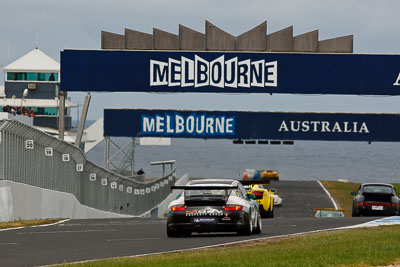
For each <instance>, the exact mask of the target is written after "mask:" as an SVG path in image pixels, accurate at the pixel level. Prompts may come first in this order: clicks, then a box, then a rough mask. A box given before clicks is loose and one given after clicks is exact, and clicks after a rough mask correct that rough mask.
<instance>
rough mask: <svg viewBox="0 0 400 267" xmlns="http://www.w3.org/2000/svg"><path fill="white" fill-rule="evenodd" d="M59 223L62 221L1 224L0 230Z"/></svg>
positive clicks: (28, 221) (29, 221) (45, 220)
mask: <svg viewBox="0 0 400 267" xmlns="http://www.w3.org/2000/svg"><path fill="white" fill-rule="evenodd" d="M58 221H60V219H43V220H18V221H13V222H0V229H7V228H14V227H27V226H34V225H43V224H49V223H55V222H58Z"/></svg>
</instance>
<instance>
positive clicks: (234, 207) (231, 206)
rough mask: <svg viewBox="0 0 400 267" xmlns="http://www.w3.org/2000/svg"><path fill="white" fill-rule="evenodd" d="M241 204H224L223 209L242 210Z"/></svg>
mask: <svg viewBox="0 0 400 267" xmlns="http://www.w3.org/2000/svg"><path fill="white" fill-rule="evenodd" d="M242 209H243V206H241V205H226V206H225V208H224V210H242Z"/></svg>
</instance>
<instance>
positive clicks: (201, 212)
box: [186, 209, 224, 216]
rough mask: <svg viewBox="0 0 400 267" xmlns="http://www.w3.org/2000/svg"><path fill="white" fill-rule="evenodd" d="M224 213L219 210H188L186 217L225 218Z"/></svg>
mask: <svg viewBox="0 0 400 267" xmlns="http://www.w3.org/2000/svg"><path fill="white" fill-rule="evenodd" d="M223 215H224V212H223V211H222V210H217V209H195V210H187V211H186V216H223Z"/></svg>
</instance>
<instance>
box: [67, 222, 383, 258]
mask: <svg viewBox="0 0 400 267" xmlns="http://www.w3.org/2000/svg"><path fill="white" fill-rule="evenodd" d="M371 222H374V221H371ZM367 224H368V223H362V224H357V225H352V226H344V227H336V228H328V229H322V230H313V231H308V232H301V233H294V234H287V235H278V236H270V237H260V238H253V239H247V240H240V241H234V242H226V243H220V244H215V245H209V246H202V247H197V248H186V249H177V250H170V251H164V252H155V253H146V254H140V255H133V256H121V257H111V258H102V259H94V260H85V261H77V262H69V263H64V264H65V265H70V264H79V263H86V262H94V261H101V260H112V259H119V258H138V257H146V256H155V255H163V254H169V253H178V252H186V251H197V250H201V249H208V248H215V247H221V246H229V245H236V244H243V243H250V242H253V241H261V240H270V239H279V238H283V237H293V236H303V235H309V234H314V233H321V232H330V231H337V230H346V229H352V228H357V227H359V228H361V227H373V226H378V225H367Z"/></svg>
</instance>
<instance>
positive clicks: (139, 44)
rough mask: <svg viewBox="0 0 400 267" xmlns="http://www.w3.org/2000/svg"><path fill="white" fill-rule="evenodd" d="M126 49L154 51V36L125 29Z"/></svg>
mask: <svg viewBox="0 0 400 267" xmlns="http://www.w3.org/2000/svg"><path fill="white" fill-rule="evenodd" d="M125 49H142V50H147V49H150V50H151V49H153V36H152V35H151V34H148V33H144V32H139V31H134V30H130V29H125Z"/></svg>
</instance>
